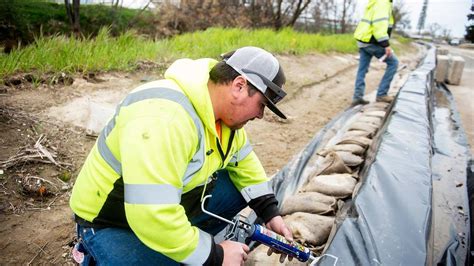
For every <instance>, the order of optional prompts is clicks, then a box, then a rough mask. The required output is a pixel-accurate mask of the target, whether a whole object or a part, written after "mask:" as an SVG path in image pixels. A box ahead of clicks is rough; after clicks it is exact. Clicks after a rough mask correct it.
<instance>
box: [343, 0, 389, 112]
mask: <svg viewBox="0 0 474 266" xmlns="http://www.w3.org/2000/svg"><path fill="white" fill-rule="evenodd" d="M392 26H393V14H392V0H369V3H368V4H367V6H366V8H365V11H364V16H363V17H362V19H361V20H360V22H359V24H358V25H357V28H356V30H355V32H354V37H355V38H356V39H357V46H358V47H359V54H360V60H359V68H358V70H357V77H356V82H355V90H354V96H353V97H352V104H351V106H356V105H358V104H368V103H369V102H368V101H366V100H364V98H363V97H364V92H365V75H366V74H367V71H368V69H369V65H370V60H371V59H372V57H373V56H375V57H376V58H378V59H379V60H380V61H383V62H385V63H386V64H387V68H386V69H385V74H384V75H383V77H382V80H381V81H380V84H379V87H378V89H377V96H376V99H375V100H376V101H377V102H388V103H389V102H392V101H393V96H388V95H387V93H388V90H389V88H390V83H391V82H392V79H393V76H394V75H395V73H396V72H397V67H398V59H397V57H396V56H395V54H394V53H393V50H392V48H390V43H389V39H390V34H391V32H392Z"/></svg>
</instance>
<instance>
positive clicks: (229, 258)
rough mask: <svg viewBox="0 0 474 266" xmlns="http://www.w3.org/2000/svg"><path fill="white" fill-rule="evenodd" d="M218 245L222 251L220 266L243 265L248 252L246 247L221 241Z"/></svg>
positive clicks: (237, 243) (232, 242)
mask: <svg viewBox="0 0 474 266" xmlns="http://www.w3.org/2000/svg"><path fill="white" fill-rule="evenodd" d="M219 245H221V247H222V249H224V261H223V262H222V265H224V266H225V265H243V264H244V262H245V261H246V260H247V253H248V252H249V251H250V249H249V247H248V246H247V245H245V244H242V243H239V242H235V241H230V240H226V241H223V242H221V243H220V244H219Z"/></svg>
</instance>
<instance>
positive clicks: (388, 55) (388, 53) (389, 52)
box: [385, 46, 393, 58]
mask: <svg viewBox="0 0 474 266" xmlns="http://www.w3.org/2000/svg"><path fill="white" fill-rule="evenodd" d="M392 53H393V51H392V48H390V46H387V47H385V55H386V56H387V58H389V57H390V56H391V55H392Z"/></svg>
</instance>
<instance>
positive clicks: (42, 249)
mask: <svg viewBox="0 0 474 266" xmlns="http://www.w3.org/2000/svg"><path fill="white" fill-rule="evenodd" d="M33 244H34V243H33ZM48 244H49V241H48V242H46V243H45V244H44V245H43V246H42V247H39V246H38V245H36V244H35V245H36V246H37V247H39V248H40V250H38V252H37V253H36V255H35V256H34V257H33V258H32V259H31V260H30V262H28V264H26V265H31V263H32V262H33V261H34V260H35V259H36V257H38V255H39V254H40V253H41V251H42V252H44V253H45V254H48V253H46V251H44V248H45V247H46V245H48Z"/></svg>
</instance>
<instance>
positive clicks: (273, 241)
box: [249, 224, 314, 262]
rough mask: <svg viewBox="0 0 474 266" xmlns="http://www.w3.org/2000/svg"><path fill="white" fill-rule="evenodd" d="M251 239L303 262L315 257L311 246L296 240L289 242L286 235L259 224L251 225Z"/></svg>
mask: <svg viewBox="0 0 474 266" xmlns="http://www.w3.org/2000/svg"><path fill="white" fill-rule="evenodd" d="M249 239H250V240H253V241H257V242H259V243H262V244H264V245H266V246H269V247H272V248H273V249H275V250H278V251H280V252H281V253H284V254H287V255H288V256H291V257H293V258H296V259H298V260H299V261H301V262H306V261H308V260H309V259H314V257H313V256H312V255H311V251H310V250H309V248H307V247H305V246H303V245H301V244H298V243H296V242H295V241H293V242H289V241H288V240H286V238H285V237H284V236H282V235H279V234H277V233H275V232H273V231H270V230H268V229H267V228H265V227H263V226H261V225H259V224H252V225H251V229H250V231H249Z"/></svg>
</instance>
